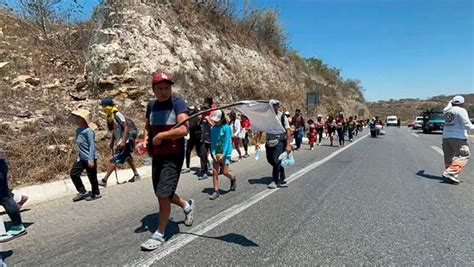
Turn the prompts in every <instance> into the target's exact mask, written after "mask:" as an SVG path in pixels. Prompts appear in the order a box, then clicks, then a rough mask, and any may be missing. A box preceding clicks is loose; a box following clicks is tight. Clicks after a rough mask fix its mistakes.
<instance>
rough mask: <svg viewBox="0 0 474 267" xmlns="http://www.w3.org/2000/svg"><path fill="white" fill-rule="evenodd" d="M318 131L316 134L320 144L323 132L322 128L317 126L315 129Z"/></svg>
mask: <svg viewBox="0 0 474 267" xmlns="http://www.w3.org/2000/svg"><path fill="white" fill-rule="evenodd" d="M316 130H317V131H318V135H319V142H318V143H320V144H321V141H323V132H324V128H317V129H316Z"/></svg>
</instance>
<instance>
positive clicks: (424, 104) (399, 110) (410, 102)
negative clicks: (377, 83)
mask: <svg viewBox="0 0 474 267" xmlns="http://www.w3.org/2000/svg"><path fill="white" fill-rule="evenodd" d="M462 96H464V98H465V100H466V109H467V110H468V113H469V115H470V116H471V117H474V94H463V95H462ZM453 97H454V95H450V96H446V95H440V96H435V97H432V98H429V99H426V100H421V99H411V98H408V99H400V100H393V99H391V100H388V101H378V102H370V103H368V107H369V109H370V111H371V113H372V114H373V115H377V116H380V117H381V118H386V117H387V116H390V115H395V116H399V117H401V118H402V120H403V121H408V120H412V119H413V118H414V117H415V116H418V115H420V114H421V113H423V111H424V110H427V109H428V110H429V109H433V108H434V109H443V108H444V107H445V106H446V105H447V103H448V102H449V101H450V100H451V99H453Z"/></svg>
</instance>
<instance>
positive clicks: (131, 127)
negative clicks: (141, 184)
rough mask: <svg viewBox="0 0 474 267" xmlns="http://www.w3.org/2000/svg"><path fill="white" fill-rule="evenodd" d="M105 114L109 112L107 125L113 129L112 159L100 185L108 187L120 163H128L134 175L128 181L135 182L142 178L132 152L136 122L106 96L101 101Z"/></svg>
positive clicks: (111, 142)
mask: <svg viewBox="0 0 474 267" xmlns="http://www.w3.org/2000/svg"><path fill="white" fill-rule="evenodd" d="M100 105H101V106H102V108H103V111H104V112H105V114H107V127H108V128H109V130H110V131H112V139H111V140H110V149H111V151H112V158H111V159H110V162H109V166H108V168H107V173H106V174H105V176H104V177H103V178H102V179H101V180H99V185H100V186H103V187H106V186H107V180H108V179H109V177H110V175H111V174H112V172H113V171H115V170H116V168H117V165H118V164H124V163H125V162H127V163H128V165H129V166H130V168H131V169H132V171H133V176H132V178H130V179H129V180H128V181H129V182H131V183H133V182H136V181H138V180H140V179H141V177H140V174H138V170H137V168H136V166H135V163H134V162H133V156H132V152H133V150H134V148H135V139H136V135H137V134H138V129H137V127H136V125H135V123H134V122H133V121H132V120H131V119H130V118H127V117H125V116H124V115H123V114H122V113H121V112H120V111H119V110H118V108H117V106H116V105H115V103H114V101H113V99H111V98H109V97H105V98H104V99H102V101H101V102H100Z"/></svg>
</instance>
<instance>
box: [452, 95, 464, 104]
mask: <svg viewBox="0 0 474 267" xmlns="http://www.w3.org/2000/svg"><path fill="white" fill-rule="evenodd" d="M451 103H453V104H454V105H462V104H464V97H462V96H460V95H457V96H455V97H453V100H451Z"/></svg>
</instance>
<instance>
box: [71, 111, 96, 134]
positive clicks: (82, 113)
mask: <svg viewBox="0 0 474 267" xmlns="http://www.w3.org/2000/svg"><path fill="white" fill-rule="evenodd" d="M77 117H79V118H83V119H84V120H85V121H86V123H87V126H89V128H91V129H92V130H95V129H97V125H96V124H95V123H93V122H92V115H91V113H90V112H89V111H88V110H86V109H76V110H74V111H72V112H71V115H70V116H69V119H68V121H69V122H72V123H76V124H77Z"/></svg>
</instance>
